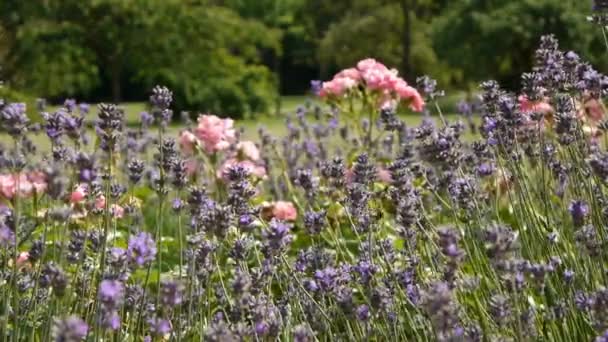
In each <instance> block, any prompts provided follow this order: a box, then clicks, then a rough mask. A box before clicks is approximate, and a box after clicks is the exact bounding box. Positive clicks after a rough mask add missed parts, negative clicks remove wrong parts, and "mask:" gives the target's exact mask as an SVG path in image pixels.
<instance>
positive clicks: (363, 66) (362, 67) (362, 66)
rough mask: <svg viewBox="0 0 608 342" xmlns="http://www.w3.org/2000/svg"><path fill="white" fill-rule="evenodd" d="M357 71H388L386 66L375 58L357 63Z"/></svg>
mask: <svg viewBox="0 0 608 342" xmlns="http://www.w3.org/2000/svg"><path fill="white" fill-rule="evenodd" d="M357 69H359V71H362V72H365V71H368V70H371V69H377V70H380V71H383V70H387V68H386V66H385V65H384V64H382V63H380V62H378V61H376V60H375V59H373V58H367V59H363V60H361V61H359V62H358V63H357Z"/></svg>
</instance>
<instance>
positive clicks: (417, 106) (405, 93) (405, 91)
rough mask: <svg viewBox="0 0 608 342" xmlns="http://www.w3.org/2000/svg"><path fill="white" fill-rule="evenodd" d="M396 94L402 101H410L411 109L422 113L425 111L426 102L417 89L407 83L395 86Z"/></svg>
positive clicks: (402, 82)
mask: <svg viewBox="0 0 608 342" xmlns="http://www.w3.org/2000/svg"><path fill="white" fill-rule="evenodd" d="M395 92H396V93H397V95H399V97H400V98H401V99H402V100H408V101H410V109H412V110H413V111H416V112H421V111H422V110H423V109H424V100H423V99H422V96H421V95H420V93H419V92H418V90H416V89H415V88H413V87H411V86H409V85H407V83H406V82H405V81H403V80H402V81H401V82H398V83H397V84H396V85H395Z"/></svg>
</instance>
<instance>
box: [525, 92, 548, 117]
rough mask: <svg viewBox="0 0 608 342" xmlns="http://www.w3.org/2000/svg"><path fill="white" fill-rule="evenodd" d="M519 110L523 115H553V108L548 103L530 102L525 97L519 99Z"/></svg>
mask: <svg viewBox="0 0 608 342" xmlns="http://www.w3.org/2000/svg"><path fill="white" fill-rule="evenodd" d="M517 99H518V101H519V110H520V111H521V112H522V113H526V114H529V113H539V114H543V115H546V114H551V113H553V107H552V106H551V105H550V104H549V103H548V102H547V101H530V100H528V98H527V97H526V96H525V95H521V96H519V97H518V98H517Z"/></svg>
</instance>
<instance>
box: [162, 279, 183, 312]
mask: <svg viewBox="0 0 608 342" xmlns="http://www.w3.org/2000/svg"><path fill="white" fill-rule="evenodd" d="M183 294H184V286H183V284H182V283H180V282H177V281H174V280H164V281H163V282H162V287H161V290H160V301H161V303H162V304H163V305H167V306H170V307H175V306H178V305H179V304H181V303H182V297H183Z"/></svg>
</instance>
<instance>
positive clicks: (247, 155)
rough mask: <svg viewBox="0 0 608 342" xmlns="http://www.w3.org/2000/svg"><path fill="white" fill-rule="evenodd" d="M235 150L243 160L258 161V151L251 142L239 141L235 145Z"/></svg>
mask: <svg viewBox="0 0 608 342" xmlns="http://www.w3.org/2000/svg"><path fill="white" fill-rule="evenodd" d="M236 148H237V150H238V151H239V152H240V154H241V156H242V157H243V158H244V159H249V160H251V161H258V160H260V151H259V150H258V148H257V146H255V143H254V142H253V141H241V142H239V143H238V144H237V145H236Z"/></svg>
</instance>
